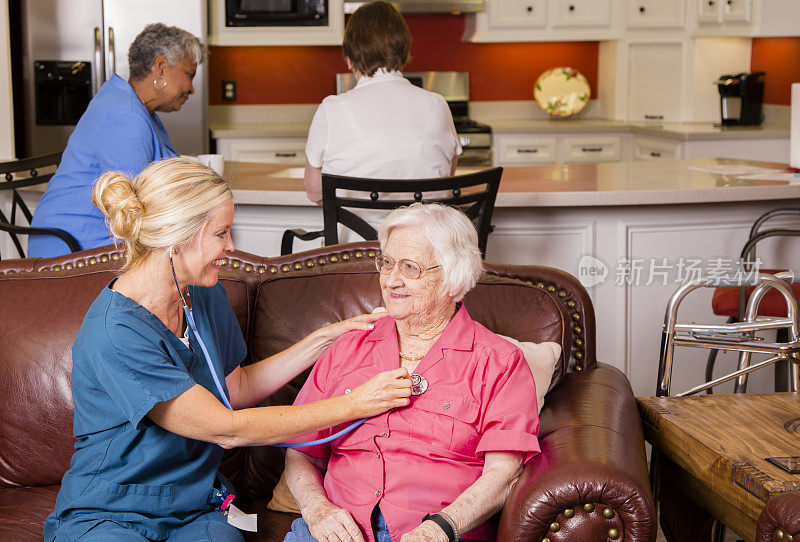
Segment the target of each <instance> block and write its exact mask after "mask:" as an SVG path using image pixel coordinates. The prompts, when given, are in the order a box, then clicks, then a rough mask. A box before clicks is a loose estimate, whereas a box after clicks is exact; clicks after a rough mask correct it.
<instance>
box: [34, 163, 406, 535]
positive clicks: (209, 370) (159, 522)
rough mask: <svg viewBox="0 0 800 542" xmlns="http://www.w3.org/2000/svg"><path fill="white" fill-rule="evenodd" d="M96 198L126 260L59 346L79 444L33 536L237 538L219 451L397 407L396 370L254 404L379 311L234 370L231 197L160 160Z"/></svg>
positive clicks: (203, 175) (110, 176)
mask: <svg viewBox="0 0 800 542" xmlns="http://www.w3.org/2000/svg"><path fill="white" fill-rule="evenodd" d="M94 202H95V203H96V205H97V206H98V208H99V209H100V210H101V211H102V213H103V215H104V216H105V217H106V218H107V220H108V223H109V225H110V228H111V231H112V233H113V235H114V236H115V237H116V238H119V239H121V240H122V241H123V243H124V246H125V250H126V254H127V261H126V266H125V269H124V273H123V274H122V275H121V276H120V277H118V278H116V279H115V280H113V281H111V283H109V285H108V286H107V287H106V288H105V289H104V290H103V291H102V292H101V293H100V295H99V296H98V297H97V299H96V300H95V301H94V303H93V304H92V306H91V307H90V308H89V311H88V312H87V314H86V317H85V319H84V321H83V324H82V326H81V328H80V330H79V332H78V335H77V337H76V339H75V343H74V345H73V348H72V360H73V368H72V394H73V400H74V403H75V418H74V428H73V431H74V434H75V438H76V439H77V442H76V444H75V453H74V454H73V456H72V460H71V463H70V468H69V470H68V471H67V472H66V474H65V475H64V478H63V480H62V486H61V490H60V492H59V494H58V498H57V500H56V507H55V510H54V512H53V513H52V514H51V515H50V516H49V517H48V519H47V521H46V523H45V528H44V538H45V540H46V541H48V542H53V541H54V540H55V541H59V542H61V541H77V540H80V541H82V542H83V541H92V540H115V541H127V540H136V541H142V540H158V541H165V540H169V541H175V542H178V541H187V542H188V541H192V542H197V541H204V540H214V541H223V542H225V541H241V540H243V538H242V536H241V534H240V533H239V531H238V530H237V529H236V528H234V527H233V526H231V525H229V524H228V523H227V522H226V516H224V515H223V514H221V513H220V512H217V511H216V510H215V507H216V506H217V505H218V504H219V501H220V490H223V489H225V488H223V487H221V485H220V483H219V482H218V481H217V469H218V468H219V465H220V460H221V457H222V449H223V448H232V447H236V446H255V445H264V444H272V443H275V442H281V441H285V440H288V439H290V438H292V437H296V436H299V435H303V434H307V433H309V432H312V431H316V430H319V429H322V428H325V427H330V426H332V425H336V424H340V423H343V422H345V421H348V420H352V419H354V418H361V417H366V416H372V415H375V414H378V413H381V412H384V411H385V410H388V409H390V408H394V407H398V406H405V405H407V404H408V402H409V401H408V397H409V396H410V394H411V384H410V379H409V378H408V373H407V372H406V371H405V370H404V369H399V370H394V371H387V372H385V373H382V374H380V375H378V376H376V377H375V378H373V379H372V380H369V381H368V382H366V383H364V384H362V385H361V386H360V387H358V388H354V389H353V391H352V393H350V394H348V395H343V396H340V397H334V398H332V399H328V400H325V401H320V402H317V403H312V404H308V405H304V406H297V407H295V406H286V407H282V406H274V407H254V406H253V405H256V404H257V403H259V402H260V401H262V400H263V399H265V398H266V397H268V396H269V395H270V394H272V393H273V392H274V391H276V390H277V389H279V388H281V387H282V386H283V385H284V384H286V383H287V382H288V381H289V380H291V379H292V378H294V377H295V376H297V375H298V374H299V373H300V372H302V371H303V370H304V369H306V368H308V367H309V366H310V365H312V364H313V363H314V361H315V360H316V359H317V357H319V355H320V354H321V353H322V352H323V351H324V350H325V349H327V347H328V346H329V345H330V344H331V342H333V340H334V339H336V338H337V337H339V336H340V335H341V334H343V333H346V332H347V331H350V330H356V329H362V330H363V329H369V328H370V327H371V326H372V324H371V322H373V321H375V320H377V319H378V318H380V317H381V316H383V315H382V314H378V315H362V316H358V317H355V318H351V319H349V320H344V321H342V322H339V323H337V324H333V325H331V326H327V327H325V328H322V329H319V330H317V331H315V332H314V333H312V334H311V335H309V336H308V337H306V338H305V339H303V340H302V341H300V342H299V343H297V344H296V345H294V346H292V347H291V348H289V349H287V350H286V351H284V352H281V353H279V354H276V355H274V356H272V357H270V358H267V359H265V360H262V361H260V362H257V363H255V364H252V365H249V366H247V367H242V366H240V363H241V361H242V360H243V359H244V357H245V353H246V348H245V343H244V339H243V337H242V333H241V330H240V329H239V325H238V323H237V321H236V318H235V316H234V314H233V311H232V309H231V307H230V304H229V303H228V299H227V295H226V293H225V289H224V288H223V286H222V285H221V284H219V283H218V282H217V279H218V276H219V272H220V267H221V266H222V265H223V264H224V262H225V258H226V257H227V255H228V254H229V253H230V252H232V251H233V250H234V246H233V242H232V240H231V235H230V229H231V224H232V222H233V199H232V195H231V189H230V186H229V184H228V183H227V182H226V181H225V180H223V179H222V178H220V177H219V176H218V175H217V174H216V173H214V172H213V171H212V170H210V169H208V168H206V167H205V166H202V165H201V164H199V163H197V162H195V161H192V160H187V159H181V158H173V159H169V160H162V161H159V162H155V163H153V164H152V165H150V166H148V167H147V168H145V169H144V170H143V171H142V172H141V173H140V174H139V175H138V176H137V177H136V178H135V179H133V180H130V179H129V178H128V177H127V176H126V175H124V174H123V173H119V172H109V173H106V174H104V175H102V176H101V177H100V179H98V181H97V184H96V187H95V190H94ZM182 300H185V302H186V304H187V305H188V306H189V308H190V309H191V312H190V311H188V310H187V311H184V308H183V307H184V303H183V301H182ZM190 314H191V315H193V318H190V317H189V315H190ZM187 320H188V326H187ZM187 328H188V329H187ZM194 329H196V332H195V331H194ZM204 351H205V352H207V353H208V355H207V356H206V355H205V354H204ZM215 378H217V379H218V381H219V386H218V385H217V384H215V383H214V379H215ZM226 401H229V403H230V405H231V407H232V410H229V409H228V408H226V407H225V406H224V405H223V403H225V402H226Z"/></svg>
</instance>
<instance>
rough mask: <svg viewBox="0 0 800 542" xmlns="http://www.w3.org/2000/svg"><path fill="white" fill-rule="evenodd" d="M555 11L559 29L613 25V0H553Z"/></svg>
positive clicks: (555, 21)
mask: <svg viewBox="0 0 800 542" xmlns="http://www.w3.org/2000/svg"><path fill="white" fill-rule="evenodd" d="M502 1H506V0H502ZM553 11H554V20H553V23H554V26H557V27H572V28H574V27H583V26H597V27H608V26H610V25H611V0H553Z"/></svg>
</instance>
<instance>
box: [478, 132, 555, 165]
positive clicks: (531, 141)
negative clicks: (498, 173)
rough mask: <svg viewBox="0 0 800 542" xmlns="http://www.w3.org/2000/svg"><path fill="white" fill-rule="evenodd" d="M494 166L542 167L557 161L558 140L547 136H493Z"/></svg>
mask: <svg viewBox="0 0 800 542" xmlns="http://www.w3.org/2000/svg"><path fill="white" fill-rule="evenodd" d="M492 145H493V147H494V148H493V154H494V161H495V165H501V166H542V165H547V164H555V163H556V161H557V160H558V140H557V138H555V137H553V136H548V135H535V134H531V135H527V134H493V135H492Z"/></svg>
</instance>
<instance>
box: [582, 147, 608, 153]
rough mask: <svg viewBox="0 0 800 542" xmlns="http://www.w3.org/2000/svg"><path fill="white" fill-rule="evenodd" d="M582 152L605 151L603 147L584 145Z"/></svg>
mask: <svg viewBox="0 0 800 542" xmlns="http://www.w3.org/2000/svg"><path fill="white" fill-rule="evenodd" d="M581 151H582V152H603V147H582V148H581Z"/></svg>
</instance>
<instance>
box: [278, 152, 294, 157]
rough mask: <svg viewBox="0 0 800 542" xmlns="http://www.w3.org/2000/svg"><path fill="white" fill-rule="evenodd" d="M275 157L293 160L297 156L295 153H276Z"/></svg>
mask: <svg viewBox="0 0 800 542" xmlns="http://www.w3.org/2000/svg"><path fill="white" fill-rule="evenodd" d="M275 156H277V157H278V158H294V157H296V156H297V153H296V152H276V153H275Z"/></svg>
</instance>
